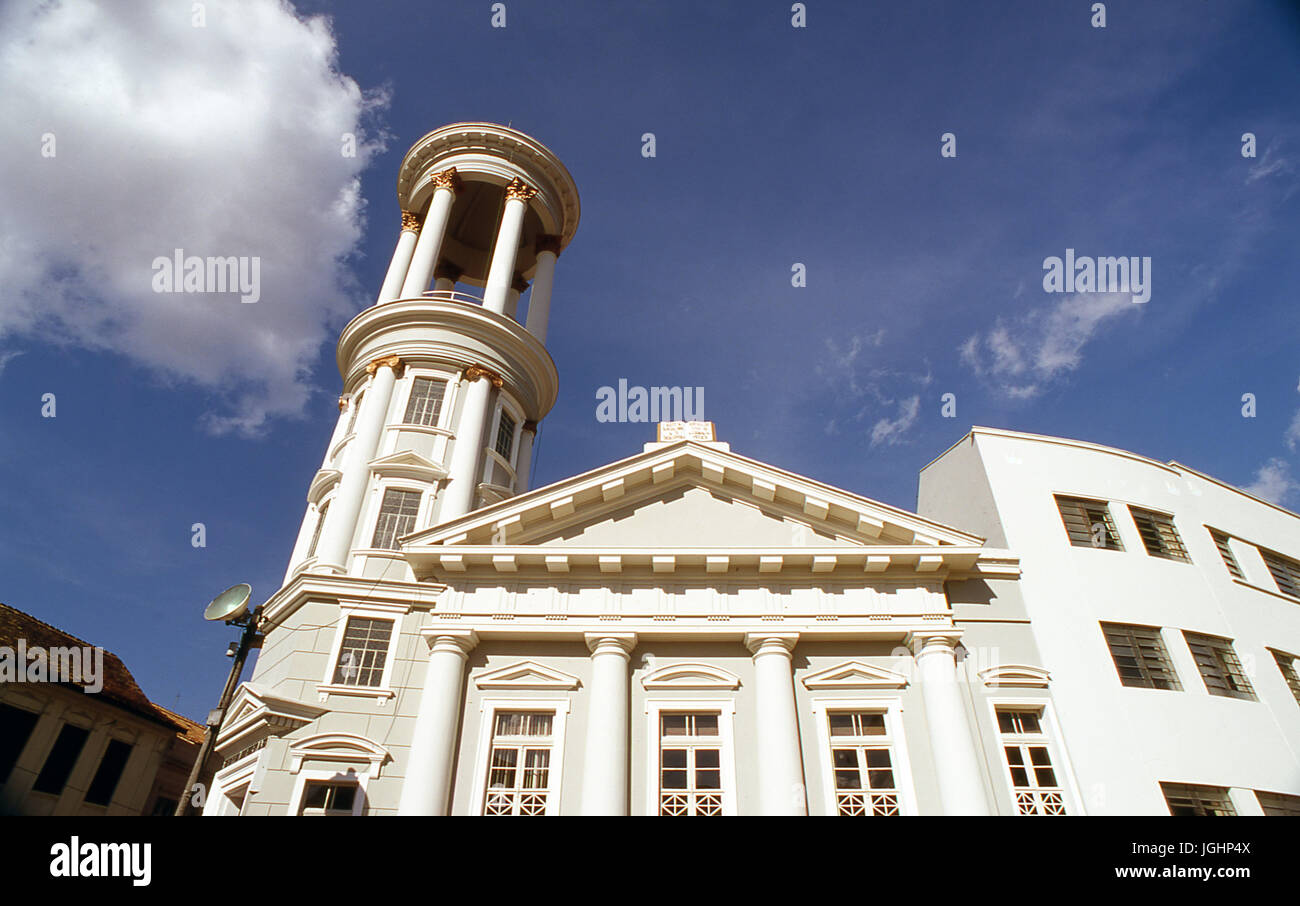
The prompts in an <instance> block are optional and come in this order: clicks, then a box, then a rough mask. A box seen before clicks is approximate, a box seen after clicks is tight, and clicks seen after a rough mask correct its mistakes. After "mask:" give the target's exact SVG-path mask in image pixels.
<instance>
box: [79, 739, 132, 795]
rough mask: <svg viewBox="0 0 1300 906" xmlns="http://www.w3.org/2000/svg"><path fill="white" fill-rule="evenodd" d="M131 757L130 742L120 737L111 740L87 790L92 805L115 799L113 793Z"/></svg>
mask: <svg viewBox="0 0 1300 906" xmlns="http://www.w3.org/2000/svg"><path fill="white" fill-rule="evenodd" d="M130 757H131V745H130V744H129V743H125V742H122V741H121V740H118V739H112V740H109V743H108V748H107V749H105V750H104V757H103V758H102V759H100V762H99V768H98V770H96V771H95V778H94V779H93V780H91V781H90V789H89V790H87V791H86V801H87V802H89V803H90V804H91V805H108V804H109V803H110V802H112V801H113V793H115V792H116V791H117V783H118V781H119V780H121V779H122V771H123V770H124V769H125V768H126V761H127V759H128V758H130Z"/></svg>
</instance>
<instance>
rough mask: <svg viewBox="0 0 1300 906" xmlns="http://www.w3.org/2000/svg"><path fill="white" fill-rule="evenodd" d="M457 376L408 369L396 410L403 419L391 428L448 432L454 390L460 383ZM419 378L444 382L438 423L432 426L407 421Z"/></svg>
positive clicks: (426, 370)
mask: <svg viewBox="0 0 1300 906" xmlns="http://www.w3.org/2000/svg"><path fill="white" fill-rule="evenodd" d="M456 377H457V376H456V374H455V373H453V372H449V371H435V370H433V369H429V368H407V369H406V373H405V374H403V375H402V382H401V383H402V387H401V391H400V392H399V393H398V394H397V397H398V399H397V403H398V406H397V408H396V409H395V410H394V411H395V412H400V413H401V414H402V417H401V418H400V419H398V420H395V421H394V422H393V423H392V424H391V425H390V426H389V427H392V428H403V429H412V430H416V431H420V430H424V431H441V430H446V428H447V423H448V422H449V421H451V412H452V408H453V406H454V405H455V397H454V396H453V388H454V387H458V386H459V385H460V382H459V381H458V380H457V379H456ZM417 378H425V379H427V380H432V381H442V383H443V385H444V388H443V391H442V405H441V406H440V407H439V408H438V421H437V423H435V424H432V425H419V424H416V423H414V422H408V421H407V420H406V410H407V409H408V408H410V405H411V394H412V393H414V392H415V381H416V379H417Z"/></svg>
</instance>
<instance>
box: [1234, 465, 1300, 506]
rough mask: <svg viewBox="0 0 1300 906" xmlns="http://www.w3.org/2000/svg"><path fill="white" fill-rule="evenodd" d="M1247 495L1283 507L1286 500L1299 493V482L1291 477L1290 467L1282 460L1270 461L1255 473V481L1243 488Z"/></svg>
mask: <svg viewBox="0 0 1300 906" xmlns="http://www.w3.org/2000/svg"><path fill="white" fill-rule="evenodd" d="M1245 490H1246V492H1247V493H1249V494H1254V495H1255V496H1256V497H1262V498H1263V499H1265V500H1267V501H1269V502H1270V503H1276V504H1278V505H1279V506H1284V505H1285V502H1286V500H1287V499H1288V498H1289V497H1290V496H1291V495H1292V494H1294V493H1295V492H1296V491H1300V481H1296V480H1295V478H1293V477H1292V476H1291V466H1290V464H1289V463H1287V462H1286V461H1285V460H1282V459H1277V458H1274V459H1270V460H1269V461H1268V462H1266V463H1265V464H1264V465H1262V466H1260V467H1259V469H1258V471H1256V472H1255V481H1254V482H1253V483H1252V484H1250V485H1248V486H1247V487H1246V488H1245Z"/></svg>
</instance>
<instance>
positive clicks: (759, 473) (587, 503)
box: [403, 441, 983, 555]
mask: <svg viewBox="0 0 1300 906" xmlns="http://www.w3.org/2000/svg"><path fill="white" fill-rule="evenodd" d="M485 544H495V545H503V544H504V545H512V546H513V545H546V546H555V547H562V546H566V545H570V546H574V547H585V548H591V547H603V548H622V547H628V548H635V547H663V548H669V547H717V548H736V547H750V548H776V547H808V548H816V547H833V546H841V547H842V546H844V545H850V546H857V547H870V546H876V545H880V546H895V547H896V546H917V547H933V546H945V545H952V546H964V547H972V546H973V547H978V546H980V545H982V544H983V539H982V538H979V537H978V536H975V535H971V534H968V533H966V532H961V531H958V530H957V529H954V528H951V527H949V526H945V525H942V524H940V523H937V522H932V521H930V520H928V519H925V518H924V517H921V516H918V515H917V514H915V513H909V512H907V511H905V510H900V509H897V508H895V507H891V506H889V505H888V504H884V503H880V502H879V501H875V500H871V499H869V498H866V497H862V496H860V495H857V494H853V493H850V492H848V491H844V490H840V489H838V488H833V487H831V486H829V485H825V484H822V483H820V482H816V481H813V480H812V479H809V478H804V477H803V476H800V475H796V474H794V473H791V472H786V471H784V470H781V469H777V468H774V467H772V466H768V465H766V464H764V463H761V462H758V461H757V460H753V459H748V458H746V457H744V456H740V455H739V454H736V453H732V452H730V451H728V450H724V449H720V448H718V447H714V446H707V445H703V444H699V443H694V442H691V441H683V442H680V443H676V444H672V445H670V446H667V447H663V448H660V449H651V450H649V451H647V452H645V453H642V454H640V455H638V456H633V457H630V458H628V459H625V460H622V461H620V462H616V463H612V464H610V465H608V466H604V467H602V468H599V469H593V470H592V471H590V472H586V473H583V474H582V475H578V476H575V477H574V478H570V479H566V480H564V481H560V482H557V483H555V484H552V485H548V486H546V487H543V488H538V489H537V490H534V491H530V492H528V493H526V494H522V495H519V496H516V497H512V498H510V499H508V500H505V501H502V502H500V503H497V504H493V505H491V506H488V507H484V508H483V509H480V510H476V511H475V512H473V513H470V514H468V515H466V516H463V517H461V518H459V519H456V520H452V521H451V522H447V523H443V524H442V525H438V526H434V527H433V528H430V529H426V530H425V531H422V532H419V533H417V534H415V535H412V536H410V537H408V538H407V539H406V540H405V542H404V543H403V550H404V551H405V552H407V553H408V555H409V554H411V553H412V552H417V551H420V550H426V549H428V548H429V547H431V546H439V547H442V548H444V549H445V548H446V547H449V546H458V545H462V546H475V545H485Z"/></svg>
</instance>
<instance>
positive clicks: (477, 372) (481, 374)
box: [465, 365, 505, 390]
mask: <svg viewBox="0 0 1300 906" xmlns="http://www.w3.org/2000/svg"><path fill="white" fill-rule="evenodd" d="M479 378H487V379H488V380H489V381H491V382H492V386H493V387H495V388H497V389H498V390H500V389H501V386H502V385H503V384H504V383H505V379H504V378H503V377H501V375H499V374H497V373H496V372H495V371H493V370H492V369H491V368H484V367H483V366H482V365H470V366H469V367H468V368H466V369H465V380H467V381H470V382H473V381H477V380H478V379H479Z"/></svg>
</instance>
